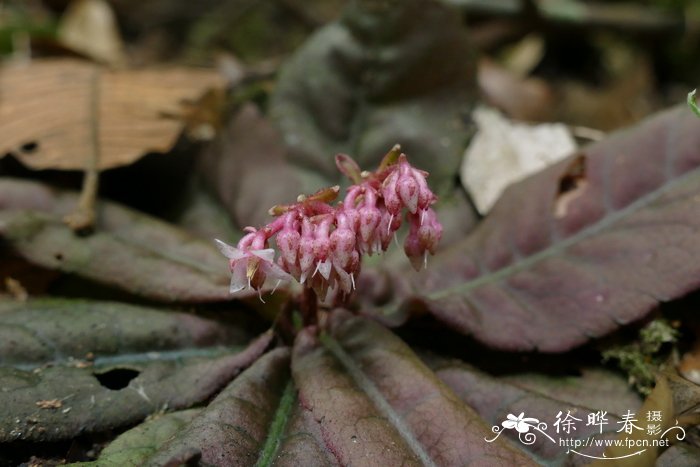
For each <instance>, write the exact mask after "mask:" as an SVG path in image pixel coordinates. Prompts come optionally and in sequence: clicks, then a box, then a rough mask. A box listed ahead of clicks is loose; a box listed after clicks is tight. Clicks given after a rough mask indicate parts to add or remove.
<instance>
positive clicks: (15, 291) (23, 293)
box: [5, 277, 29, 302]
mask: <svg viewBox="0 0 700 467" xmlns="http://www.w3.org/2000/svg"><path fill="white" fill-rule="evenodd" d="M5 289H7V292H8V293H9V294H10V295H11V296H12V298H14V299H15V300H17V301H18V302H26V301H27V298H29V294H28V293H27V289H25V288H24V287H23V286H22V283H21V282H20V281H18V280H17V279H14V278H12V277H5Z"/></svg>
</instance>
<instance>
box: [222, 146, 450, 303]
mask: <svg viewBox="0 0 700 467" xmlns="http://www.w3.org/2000/svg"><path fill="white" fill-rule="evenodd" d="M336 165H337V166H338V168H339V169H340V171H341V172H343V173H344V174H345V175H347V176H348V177H349V178H350V179H351V181H352V183H353V184H352V185H351V186H350V187H349V188H348V191H347V194H346V196H345V198H344V199H343V201H342V202H339V203H337V204H336V205H335V206H333V205H331V202H333V201H334V200H335V199H336V197H337V196H338V193H339V191H340V187H339V186H334V187H330V188H325V189H322V190H319V191H317V192H316V193H314V194H313V195H309V196H304V195H300V196H299V197H298V198H297V201H296V203H293V204H290V205H278V206H274V207H273V208H271V209H270V211H269V212H270V214H271V215H273V216H276V219H274V220H273V221H272V222H270V223H269V224H268V225H266V226H264V227H262V228H261V229H255V228H253V227H246V228H245V231H246V232H247V234H246V235H245V236H244V237H243V238H242V239H241V240H240V241H239V242H238V245H237V246H236V247H233V246H231V245H227V244H225V243H224V242H221V241H219V240H217V243H218V245H219V248H220V249H221V252H222V253H223V254H224V255H226V257H228V258H229V263H230V267H231V273H232V277H231V293H235V292H238V291H240V290H243V289H245V288H246V287H247V288H251V289H254V290H258V291H260V290H261V289H262V288H263V287H264V286H265V285H266V284H267V283H268V282H275V288H276V287H277V285H278V284H279V283H280V282H281V281H283V280H288V279H289V278H290V277H294V278H295V279H296V280H297V281H299V282H300V283H301V284H303V285H304V286H305V287H307V288H311V289H313V290H314V291H315V292H316V295H317V296H318V297H325V299H324V300H323V301H324V303H325V304H328V305H333V304H335V303H336V302H338V301H340V300H343V299H345V298H346V297H347V296H348V295H350V294H351V293H352V291H353V290H354V289H355V278H356V277H357V275H358V274H359V273H360V267H361V258H362V255H363V254H370V255H372V254H374V253H379V252H381V251H385V250H386V249H387V248H388V247H389V245H390V243H391V239H392V238H393V237H395V235H396V232H397V231H398V229H399V227H400V226H401V217H402V211H408V212H407V213H406V220H407V222H408V223H409V234H408V236H407V238H406V241H405V244H404V251H405V252H406V255H407V256H408V258H409V259H410V260H411V263H412V264H413V265H414V267H416V268H417V269H419V268H420V266H421V264H426V263H425V262H426V258H427V255H428V253H431V254H434V253H435V250H436V248H437V245H438V242H439V241H440V237H441V236H442V226H441V225H440V223H439V222H438V220H437V216H436V215H435V212H434V211H433V210H432V209H431V208H430V206H431V205H432V204H433V203H435V201H436V200H437V197H436V196H435V195H434V194H433V193H432V191H430V189H429V188H428V184H427V182H426V177H427V176H428V174H427V173H426V172H424V171H422V170H418V169H416V168H414V167H413V166H411V164H409V162H408V159H407V158H406V156H405V155H404V154H400V148H399V147H398V146H395V147H394V148H393V149H392V150H391V151H390V152H389V154H387V156H385V158H384V160H383V161H382V163H381V164H380V166H379V168H378V169H377V171H376V172H362V171H361V170H360V168H359V166H358V165H357V164H356V163H355V161H353V160H352V159H351V158H350V157H349V156H345V155H338V156H336ZM274 236H276V239H275V241H276V245H277V248H278V249H279V251H280V256H279V258H278V259H277V261H276V262H275V252H274V250H272V249H271V248H269V246H268V245H269V240H270V239H271V238H272V237H274Z"/></svg>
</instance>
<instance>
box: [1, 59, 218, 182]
mask: <svg viewBox="0 0 700 467" xmlns="http://www.w3.org/2000/svg"><path fill="white" fill-rule="evenodd" d="M223 86H224V80H223V78H222V77H220V76H219V75H218V74H217V73H216V72H214V71H210V70H197V69H187V68H162V69H152V70H146V69H144V70H123V71H110V70H106V69H103V68H101V67H99V66H97V65H93V64H90V63H88V62H81V61H76V60H67V59H62V60H48V59H47V60H35V61H32V62H30V64H28V65H24V66H20V65H18V66H5V67H3V68H2V69H0V141H1V143H0V154H4V153H10V154H13V155H15V157H17V158H18V159H19V160H20V161H21V162H22V163H23V164H24V165H26V166H27V167H30V168H32V169H62V170H80V169H82V168H83V167H84V165H85V162H86V161H87V160H88V158H89V157H91V156H92V155H93V153H94V152H95V151H98V152H99V154H100V157H99V168H100V169H108V168H112V167H118V166H122V165H127V164H130V163H132V162H133V161H135V160H137V159H138V158H140V157H141V156H143V155H144V154H146V153H148V152H167V151H168V150H169V149H170V148H171V147H172V146H173V144H174V143H175V141H176V139H177V137H178V135H179V134H180V131H181V130H182V126H183V123H182V121H181V120H182V119H183V118H185V116H186V115H187V114H188V113H191V109H189V110H188V109H187V108H186V107H183V105H187V103H190V104H191V103H192V102H194V101H196V100H197V99H198V98H200V97H201V96H202V95H203V94H204V93H205V92H206V91H207V90H208V89H210V88H216V87H223Z"/></svg>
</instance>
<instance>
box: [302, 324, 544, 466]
mask: <svg viewBox="0 0 700 467" xmlns="http://www.w3.org/2000/svg"><path fill="white" fill-rule="evenodd" d="M329 321H330V331H329V332H328V333H325V332H322V333H321V334H320V336H319V337H318V338H317V337H316V336H315V335H314V332H313V329H307V330H305V331H302V333H300V334H299V335H298V336H297V340H296V343H295V346H294V353H293V356H292V373H293V376H294V381H295V382H296V384H297V386H298V388H299V399H300V401H301V404H302V405H303V406H304V408H305V409H306V410H308V411H309V412H310V415H311V416H312V417H313V419H314V420H315V421H316V422H317V423H318V424H319V425H320V430H321V434H322V437H323V440H324V442H325V445H326V447H327V449H328V450H329V451H330V452H332V453H333V455H334V457H335V458H336V459H337V461H338V462H339V463H340V464H342V465H350V464H352V465H367V464H376V465H464V464H469V463H473V464H474V465H500V464H504V465H530V464H532V462H531V461H530V460H529V459H528V458H527V457H526V456H525V455H523V454H522V453H520V452H518V451H516V450H514V449H513V448H511V447H510V446H509V445H508V444H507V443H500V442H496V443H493V444H489V443H486V442H485V441H484V437H487V436H489V435H490V434H491V432H490V430H489V429H488V427H486V425H485V424H484V423H483V422H482V420H481V419H480V418H479V416H478V415H477V414H475V413H474V412H473V411H472V410H471V409H469V408H468V407H466V406H465V405H464V404H462V403H461V402H460V401H459V399H458V398H457V397H456V396H455V395H454V393H452V391H450V390H449V389H448V388H447V387H446V386H445V385H444V384H442V383H441V382H440V381H439V380H438V379H437V378H436V377H435V375H434V374H433V373H432V372H431V371H430V370H429V369H428V368H427V367H426V366H425V365H424V364H423V363H421V361H420V360H419V359H418V358H417V357H416V356H415V354H413V352H412V351H411V350H410V348H409V347H408V346H406V344H404V343H403V342H402V341H401V340H400V339H398V338H397V337H395V336H393V335H392V334H391V333H390V332H389V331H387V330H385V329H384V328H382V327H381V326H379V325H377V324H376V323H373V322H371V321H369V320H366V319H362V318H355V317H352V316H350V315H349V314H348V313H347V312H344V311H336V312H334V313H332V314H331V316H330V317H329Z"/></svg>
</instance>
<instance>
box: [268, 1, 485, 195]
mask: <svg viewBox="0 0 700 467" xmlns="http://www.w3.org/2000/svg"><path fill="white" fill-rule="evenodd" d="M472 57H473V54H472V50H471V47H470V44H469V42H468V38H467V35H466V31H465V30H464V27H463V25H462V23H461V21H460V18H459V15H457V14H455V12H454V11H453V10H451V9H449V8H448V7H446V6H445V5H443V4H440V3H439V2H425V1H422V0H410V1H400V2H399V1H392V2H386V3H381V4H374V3H371V2H356V3H351V4H348V5H347V6H346V9H345V11H344V13H343V14H342V15H341V16H340V19H339V20H337V21H335V22H333V23H330V24H328V25H326V26H324V27H323V28H321V29H320V30H319V31H318V32H316V33H315V34H314V35H313V36H312V37H311V38H309V40H308V41H307V42H306V43H305V44H304V45H303V46H302V47H301V48H300V49H299V50H298V51H297V52H296V53H295V54H294V55H293V56H292V57H291V58H290V59H289V60H288V61H287V62H286V64H285V65H284V67H283V69H282V71H281V74H280V77H279V80H278V81H277V84H276V87H275V91H274V93H273V95H272V100H271V102H270V115H271V117H272V119H273V120H274V121H275V123H277V125H278V126H279V128H280V129H281V131H282V134H283V136H284V142H285V144H286V145H287V146H288V147H289V149H290V155H291V158H292V161H293V162H294V163H295V164H296V165H297V166H298V167H299V168H301V169H302V170H303V171H304V173H305V174H306V177H305V178H304V179H303V180H302V182H303V185H302V192H308V193H312V192H314V191H316V190H317V189H318V188H319V187H320V186H323V185H324V184H325V183H327V182H330V183H329V184H331V185H333V184H335V183H337V182H338V181H339V180H340V177H339V174H338V172H337V169H336V168H335V162H334V157H333V156H334V155H335V154H336V153H344V154H350V155H351V156H352V157H353V158H354V159H355V160H356V161H357V162H358V163H359V165H360V167H363V168H371V167H373V166H375V165H376V164H378V163H379V161H380V159H381V157H382V156H383V155H384V154H385V153H386V152H387V150H388V149H389V148H391V147H393V146H394V144H396V143H400V144H401V147H402V148H403V150H404V152H405V153H406V154H408V155H409V157H410V158H411V161H412V163H414V165H415V166H417V167H420V168H421V169H423V170H426V171H428V172H430V182H431V187H433V189H434V191H436V192H437V193H438V194H439V195H446V194H449V193H451V192H452V191H453V190H454V174H455V173H457V170H458V166H459V161H460V159H461V155H462V151H463V150H464V145H465V143H466V141H467V139H468V136H469V134H468V132H467V131H466V128H465V127H464V126H463V125H462V124H461V118H460V115H461V113H462V112H464V111H466V110H467V108H468V107H469V106H470V105H471V104H472V103H473V101H474V100H475V95H474V92H473V83H474V80H475V72H476V70H475V67H476V65H475V61H474V59H473V58H472Z"/></svg>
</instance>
